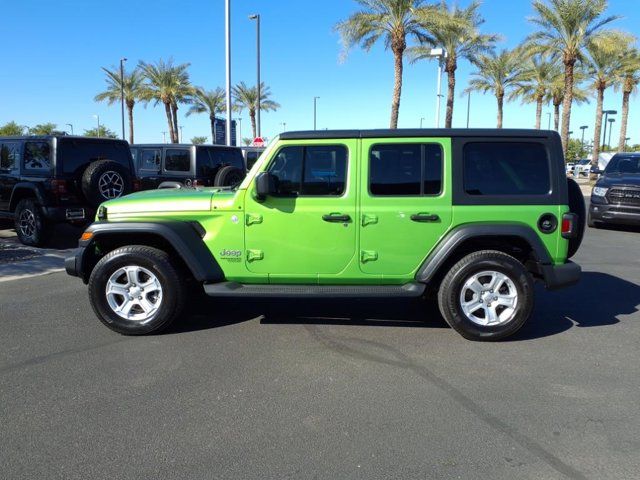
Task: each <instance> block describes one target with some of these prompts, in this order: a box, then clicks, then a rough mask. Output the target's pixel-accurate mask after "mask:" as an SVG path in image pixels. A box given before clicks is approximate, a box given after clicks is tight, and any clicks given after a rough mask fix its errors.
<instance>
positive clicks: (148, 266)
mask: <svg viewBox="0 0 640 480" xmlns="http://www.w3.org/2000/svg"><path fill="white" fill-rule="evenodd" d="M89 300H90V301H91V306H92V307H93V310H94V312H95V313H96V315H97V316H98V318H99V319H100V320H101V321H102V323H104V324H105V325H106V326H107V327H109V328H110V329H111V330H114V331H116V332H118V333H122V334H125V335H144V334H148V333H157V332H160V331H161V330H163V329H165V328H167V327H168V326H169V325H170V324H171V323H172V322H173V321H174V320H175V319H176V318H177V317H178V316H179V315H180V313H181V312H182V309H183V307H184V301H185V287H184V282H183V280H182V279H181V278H180V275H179V273H178V269H177V268H176V267H175V265H174V264H172V262H171V260H170V257H169V255H168V254H167V253H166V252H164V251H162V250H158V249H157V248H152V247H147V246H143V245H132V246H126V247H120V248H118V249H116V250H114V251H112V252H110V253H108V254H107V255H105V256H104V257H103V258H102V259H100V261H99V262H98V263H97V264H96V266H95V268H94V269H93V271H92V272H91V277H90V278H89Z"/></svg>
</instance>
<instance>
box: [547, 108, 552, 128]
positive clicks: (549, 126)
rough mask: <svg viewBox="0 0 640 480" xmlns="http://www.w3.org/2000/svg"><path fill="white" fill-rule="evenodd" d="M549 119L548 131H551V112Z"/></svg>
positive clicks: (548, 115)
mask: <svg viewBox="0 0 640 480" xmlns="http://www.w3.org/2000/svg"><path fill="white" fill-rule="evenodd" d="M547 117H549V123H548V125H547V130H551V112H547Z"/></svg>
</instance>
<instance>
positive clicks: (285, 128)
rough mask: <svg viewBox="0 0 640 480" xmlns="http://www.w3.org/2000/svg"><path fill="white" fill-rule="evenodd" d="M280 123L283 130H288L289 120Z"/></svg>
mask: <svg viewBox="0 0 640 480" xmlns="http://www.w3.org/2000/svg"><path fill="white" fill-rule="evenodd" d="M280 125H282V131H283V132H285V131H286V130H287V122H282V123H281V124H280Z"/></svg>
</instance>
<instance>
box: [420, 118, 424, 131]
mask: <svg viewBox="0 0 640 480" xmlns="http://www.w3.org/2000/svg"><path fill="white" fill-rule="evenodd" d="M423 121H424V117H420V128H422V122H423Z"/></svg>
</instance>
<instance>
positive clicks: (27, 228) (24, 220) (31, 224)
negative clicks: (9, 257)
mask: <svg viewBox="0 0 640 480" xmlns="http://www.w3.org/2000/svg"><path fill="white" fill-rule="evenodd" d="M19 226H20V231H21V232H22V234H23V235H24V236H25V237H30V236H32V235H33V234H34V232H35V231H36V217H35V215H34V214H33V212H32V211H31V210H24V211H23V212H22V213H21V214H20V219H19Z"/></svg>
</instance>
